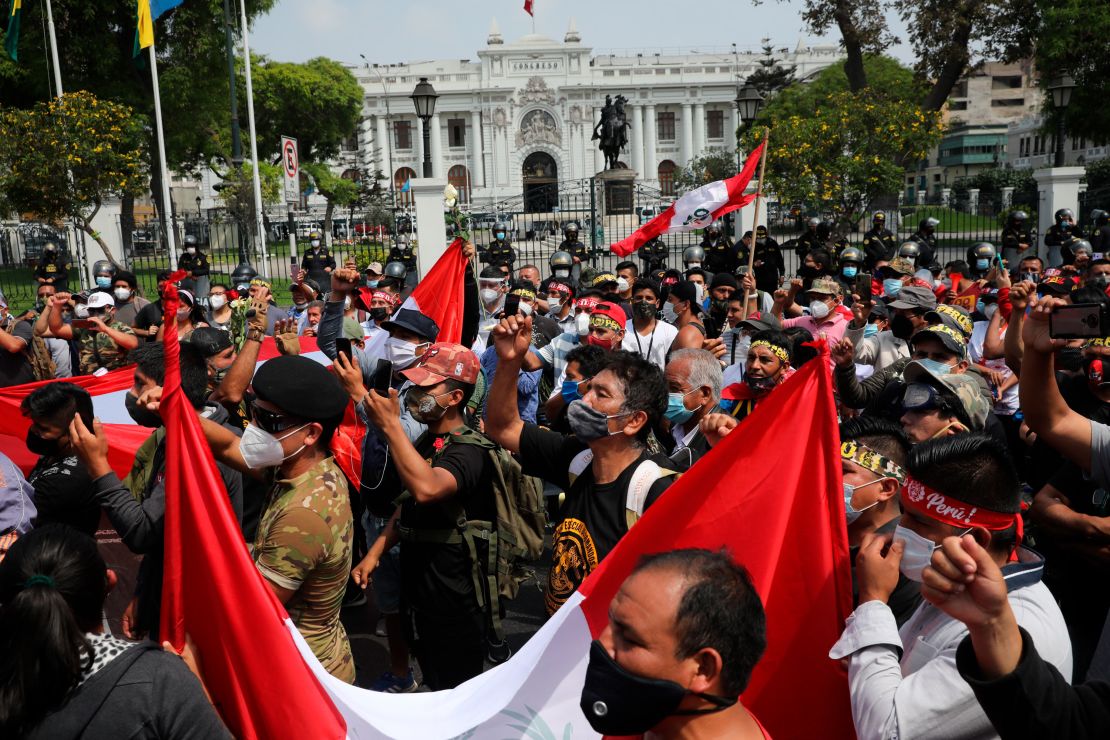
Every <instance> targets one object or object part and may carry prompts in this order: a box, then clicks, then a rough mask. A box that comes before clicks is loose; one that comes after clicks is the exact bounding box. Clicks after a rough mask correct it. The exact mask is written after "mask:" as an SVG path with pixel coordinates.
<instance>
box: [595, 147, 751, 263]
mask: <svg viewBox="0 0 1110 740" xmlns="http://www.w3.org/2000/svg"><path fill="white" fill-rule="evenodd" d="M763 147H764V144H760V145H759V146H757V147H756V148H755V149H753V150H752V152H751V154H749V155H748V158H747V160H746V161H745V162H744V169H742V170H740V172H739V174H736V175H733V176H732V177H730V178H728V179H727V180H717V181H716V182H711V183H709V184H708V185H702V186H701V187H700V188H698V189H697V190H691V191H690V192H689V193H686V194H685V195H683V196H682V197H681V198H679V199H678V200H676V201H675V202H674V203H672V204H671V207H670V208H668V209H667V210H665V211H663V212H662V213H660V214H659V215H658V216H656V217H655V218H653V219H652V220H650V221H648V222H647V223H646V224H644V225H643V226H641V227H640V228H639V229H637V230H636V231H634V232H632V233H631V234H630V235H629V236H628V237H626V238H624V239H621V240H620V241H619V242H617V243H616V244H612V245H610V247H609V249H610V250H612V252H613V253H614V254H616V255H617V256H619V257H627V256H628V255H630V254H632V253H633V252H635V251H636V250H637V249H639V248H640V247H642V246H643V245H645V244H647V243H648V242H649V241H651V240H652V239H654V238H655V237H657V236H662V235H663V234H674V233H676V232H679V231H694V230H695V229H704V228H705V227H706V226H708V225H709V224H711V223H713V222H714V221H715V220H716V219H718V218H720V217H721V216H723V215H725V214H726V213H732V212H733V211H735V210H736V209H737V208H743V207H744V206H746V205H748V204H749V203H751V202H752V201H753V200H755V193H749V194H747V195H745V194H744V189H745V188H747V187H748V183H749V182H751V180H752V176H753V175H754V174H755V168H756V166H757V165H758V164H759V158H760V157H761V156H762V155H763Z"/></svg>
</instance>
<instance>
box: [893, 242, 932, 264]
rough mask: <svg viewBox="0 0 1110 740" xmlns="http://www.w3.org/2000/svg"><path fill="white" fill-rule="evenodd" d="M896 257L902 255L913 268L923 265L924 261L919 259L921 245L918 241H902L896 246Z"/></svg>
mask: <svg viewBox="0 0 1110 740" xmlns="http://www.w3.org/2000/svg"><path fill="white" fill-rule="evenodd" d="M895 256H896V257H903V258H905V259H907V260H909V261H910V264H912V265H913V266H914V269H916V268H918V267H923V266H924V264H925V263H924V261H922V259H921V245H920V244H919V243H918V242H902V244H901V246H899V247H898V254H897V255H895Z"/></svg>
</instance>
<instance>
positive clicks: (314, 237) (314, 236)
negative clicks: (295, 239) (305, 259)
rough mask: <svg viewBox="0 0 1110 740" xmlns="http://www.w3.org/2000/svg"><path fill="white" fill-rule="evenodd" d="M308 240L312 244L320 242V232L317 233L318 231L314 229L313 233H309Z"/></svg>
mask: <svg viewBox="0 0 1110 740" xmlns="http://www.w3.org/2000/svg"><path fill="white" fill-rule="evenodd" d="M308 240H309V241H310V242H318V241H320V232H319V231H317V230H316V229H313V230H312V231H310V232H308Z"/></svg>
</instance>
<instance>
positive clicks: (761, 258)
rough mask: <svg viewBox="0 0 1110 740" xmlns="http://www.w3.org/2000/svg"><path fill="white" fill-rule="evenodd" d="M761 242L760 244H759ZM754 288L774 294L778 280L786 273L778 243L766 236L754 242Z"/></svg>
mask: <svg viewBox="0 0 1110 740" xmlns="http://www.w3.org/2000/svg"><path fill="white" fill-rule="evenodd" d="M761 241H762V243H761ZM752 273H753V274H754V275H755V287H756V288H758V289H759V290H762V291H763V292H764V293H774V292H775V291H776V290H778V287H779V278H780V277H782V276H783V275H784V274H785V273H786V262H785V261H784V260H783V258H782V250H781V249H779V243H778V242H777V241H775V240H774V239H772V238H771V237H770V236H768V237H767V238H766V239H763V240H760V239H756V240H755V264H754V266H753V267H752Z"/></svg>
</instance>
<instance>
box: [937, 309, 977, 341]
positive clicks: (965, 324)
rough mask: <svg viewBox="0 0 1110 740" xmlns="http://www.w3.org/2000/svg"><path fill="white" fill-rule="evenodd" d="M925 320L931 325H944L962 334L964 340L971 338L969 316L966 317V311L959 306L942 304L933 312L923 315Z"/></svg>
mask: <svg viewBox="0 0 1110 740" xmlns="http://www.w3.org/2000/svg"><path fill="white" fill-rule="evenodd" d="M925 320H926V321H928V322H929V323H932V324H944V325H945V326H947V327H951V328H952V329H955V330H957V331H959V332H960V333H961V334H963V335H964V337H965V339H966V338H967V337H970V336H971V331H972V328H973V327H972V325H971V316H969V315H968V313H967V309H965V308H962V307H960V306H954V305H952V304H949V303H942V304H940V305H939V306H937V307H936V309H935V310H933V311H930V312H929V313H927V314H925Z"/></svg>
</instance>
